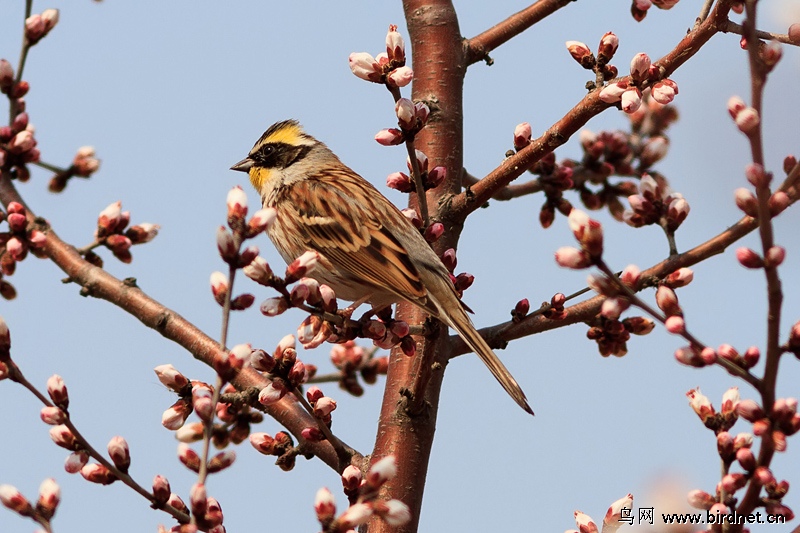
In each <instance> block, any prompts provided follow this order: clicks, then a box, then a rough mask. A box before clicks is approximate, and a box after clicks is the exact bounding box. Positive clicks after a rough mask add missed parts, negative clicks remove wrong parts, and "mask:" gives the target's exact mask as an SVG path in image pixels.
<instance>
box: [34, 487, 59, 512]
mask: <svg viewBox="0 0 800 533" xmlns="http://www.w3.org/2000/svg"><path fill="white" fill-rule="evenodd" d="M59 502H61V488H60V487H59V486H58V483H56V480H55V479H53V478H48V479H45V480H44V481H42V484H41V485H39V500H38V501H37V502H36V513H37V514H39V515H40V516H42V517H43V518H44V519H45V520H50V519H51V518H53V515H54V514H55V513H56V508H57V507H58V504H59Z"/></svg>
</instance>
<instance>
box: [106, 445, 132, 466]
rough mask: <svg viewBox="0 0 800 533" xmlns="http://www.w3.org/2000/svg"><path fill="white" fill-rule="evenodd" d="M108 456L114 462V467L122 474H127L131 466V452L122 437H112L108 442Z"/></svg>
mask: <svg viewBox="0 0 800 533" xmlns="http://www.w3.org/2000/svg"><path fill="white" fill-rule="evenodd" d="M108 456H109V457H111V460H112V461H114V466H116V467H117V468H119V469H120V470H121V471H122V472H127V471H128V467H130V466H131V452H130V450H129V449H128V443H127V441H125V439H123V438H122V437H119V436H117V437H113V438H112V439H111V440H110V441H109V442H108Z"/></svg>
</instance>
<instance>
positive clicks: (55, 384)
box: [47, 374, 69, 410]
mask: <svg viewBox="0 0 800 533" xmlns="http://www.w3.org/2000/svg"><path fill="white" fill-rule="evenodd" d="M47 394H49V395H50V399H51V400H53V403H54V404H56V406H58V407H61V408H62V409H64V410H66V409H67V407H69V394H68V393H67V386H66V385H65V384H64V380H63V378H62V377H61V376H59V375H58V374H54V375H52V376H50V378H49V379H48V380H47Z"/></svg>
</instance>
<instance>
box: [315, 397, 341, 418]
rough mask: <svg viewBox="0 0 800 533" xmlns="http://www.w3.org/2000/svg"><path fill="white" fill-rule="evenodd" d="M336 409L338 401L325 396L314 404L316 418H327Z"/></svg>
mask: <svg viewBox="0 0 800 533" xmlns="http://www.w3.org/2000/svg"><path fill="white" fill-rule="evenodd" d="M335 409H336V400H334V399H333V398H329V397H328V396H323V397H322V398H320V399H318V400H317V401H316V402H315V403H314V416H316V417H317V418H325V417H327V416H329V415H330V414H331V413H332V412H333V411H334V410H335Z"/></svg>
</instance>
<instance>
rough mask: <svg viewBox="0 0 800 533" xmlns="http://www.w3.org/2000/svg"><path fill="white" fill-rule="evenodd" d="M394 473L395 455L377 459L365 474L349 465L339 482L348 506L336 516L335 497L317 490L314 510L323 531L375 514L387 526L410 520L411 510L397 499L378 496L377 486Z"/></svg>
mask: <svg viewBox="0 0 800 533" xmlns="http://www.w3.org/2000/svg"><path fill="white" fill-rule="evenodd" d="M396 475H397V463H396V461H395V458H394V456H391V455H389V456H386V457H384V458H383V459H380V460H379V461H376V462H375V463H374V464H373V465H372V466H371V467H370V469H369V470H368V471H367V473H366V475H364V474H363V473H362V472H361V470H359V469H358V468H357V467H355V466H353V465H350V466H348V467H347V468H345V469H344V472H342V486H343V488H344V492H345V494H346V495H347V497H348V500H349V503H350V506H349V507H348V508H347V509H345V511H344V512H343V513H342V514H340V515H339V516H338V517H337V516H336V501H335V499H334V497H333V494H332V493H331V491H330V490H328V489H327V488H321V489H320V490H319V491H317V496H316V498H315V500H314V510H315V512H316V513H317V519H318V520H319V522H320V524H321V525H322V531H323V532H324V533H345V532H347V531H351V530H353V529H355V528H357V527H359V526H361V525H363V524H366V523H367V521H368V520H369V519H370V518H371V517H372V516H378V517H380V518H381V519H382V520H384V521H385V522H386V523H387V524H388V525H389V526H395V527H396V526H402V525H403V524H406V523H407V522H408V521H409V520H411V511H410V509H409V508H408V506H407V505H406V504H404V503H403V502H401V501H399V500H394V499H390V500H379V499H378V498H377V496H378V490H379V489H380V487H381V486H382V485H383V484H384V483H386V482H387V481H389V480H390V479H392V478H394V477H395V476H396Z"/></svg>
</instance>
